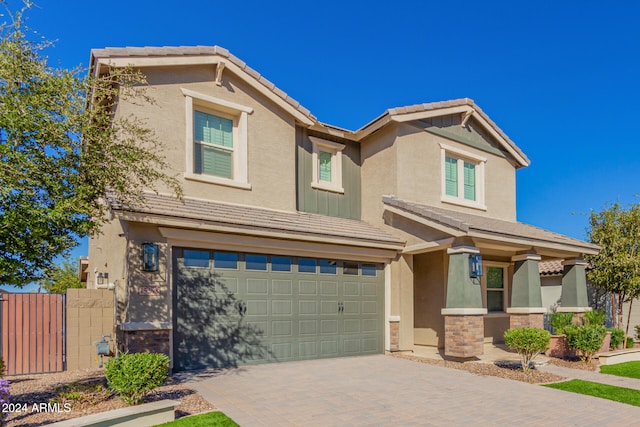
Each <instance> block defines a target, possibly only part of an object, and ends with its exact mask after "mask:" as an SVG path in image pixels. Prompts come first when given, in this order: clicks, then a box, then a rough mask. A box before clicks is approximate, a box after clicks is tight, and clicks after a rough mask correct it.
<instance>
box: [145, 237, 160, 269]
mask: <svg viewBox="0 0 640 427" xmlns="http://www.w3.org/2000/svg"><path fill="white" fill-rule="evenodd" d="M142 271H158V245H157V244H155V243H143V244H142Z"/></svg>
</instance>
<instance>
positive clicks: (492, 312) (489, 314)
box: [484, 311, 509, 317]
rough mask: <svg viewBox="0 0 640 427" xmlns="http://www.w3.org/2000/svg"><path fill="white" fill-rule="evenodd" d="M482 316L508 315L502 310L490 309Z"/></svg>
mask: <svg viewBox="0 0 640 427" xmlns="http://www.w3.org/2000/svg"><path fill="white" fill-rule="evenodd" d="M484 317H509V313H507V312H504V311H490V312H488V313H487V314H485V315H484Z"/></svg>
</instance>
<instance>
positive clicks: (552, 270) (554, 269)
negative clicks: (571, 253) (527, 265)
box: [538, 259, 564, 276]
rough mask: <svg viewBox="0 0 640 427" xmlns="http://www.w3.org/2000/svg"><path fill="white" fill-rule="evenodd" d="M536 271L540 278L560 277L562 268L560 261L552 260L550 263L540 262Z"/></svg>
mask: <svg viewBox="0 0 640 427" xmlns="http://www.w3.org/2000/svg"><path fill="white" fill-rule="evenodd" d="M538 270H539V271H540V275H541V276H558V275H562V272H563V271H564V266H563V265H562V260H561V259H554V260H551V261H540V262H539V263H538Z"/></svg>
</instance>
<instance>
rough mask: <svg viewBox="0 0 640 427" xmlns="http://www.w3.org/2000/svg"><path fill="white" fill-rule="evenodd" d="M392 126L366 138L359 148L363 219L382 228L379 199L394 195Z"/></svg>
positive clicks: (394, 150)
mask: <svg viewBox="0 0 640 427" xmlns="http://www.w3.org/2000/svg"><path fill="white" fill-rule="evenodd" d="M396 128H397V126H396V125H395V124H390V125H388V126H387V127H385V128H383V129H381V130H380V131H378V132H376V133H374V134H373V135H371V136H369V137H367V138H366V139H365V140H363V141H362V143H361V145H360V150H361V153H360V155H361V159H362V166H361V174H362V219H363V220H364V221H367V222H369V223H370V224H373V225H378V226H379V225H382V224H384V219H383V213H384V206H383V205H382V196H383V195H387V194H394V195H395V194H396V193H397V183H396V174H397V171H396V169H397V167H396V146H395V145H394V142H395V139H396Z"/></svg>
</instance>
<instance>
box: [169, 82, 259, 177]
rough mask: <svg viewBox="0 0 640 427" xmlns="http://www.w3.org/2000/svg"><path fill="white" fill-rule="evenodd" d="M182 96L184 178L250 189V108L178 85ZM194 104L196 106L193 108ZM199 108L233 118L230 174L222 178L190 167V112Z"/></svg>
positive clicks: (191, 120)
mask: <svg viewBox="0 0 640 427" xmlns="http://www.w3.org/2000/svg"><path fill="white" fill-rule="evenodd" d="M180 90H181V91H182V94H183V95H184V97H185V119H186V121H185V124H186V138H185V139H186V149H185V153H186V155H185V161H186V168H185V173H184V178H185V179H188V180H193V181H200V182H207V183H210V184H218V185H224V186H227V187H234V188H241V189H245V190H250V189H251V184H249V177H248V159H247V151H248V150H247V146H248V131H247V128H248V122H249V119H248V116H249V114H251V113H253V108H251V107H246V106H244V105H240V104H236V103H234V102H229V101H226V100H224V99H219V98H216V97H213V96H209V95H205V94H202V93H198V92H194V91H192V90H189V89H184V88H181V89H180ZM194 104H195V106H196V107H195V109H194ZM195 110H198V111H202V112H205V113H210V114H217V115H219V116H220V117H225V118H229V119H232V120H233V165H232V168H233V178H232V179H228V178H223V177H219V176H213V175H205V174H197V173H195V172H194V168H193V161H194V160H193V152H194V140H193V137H194V135H193V114H194V111H195Z"/></svg>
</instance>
